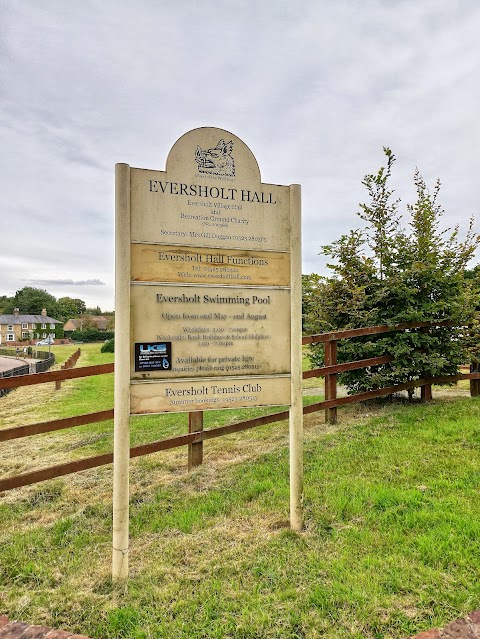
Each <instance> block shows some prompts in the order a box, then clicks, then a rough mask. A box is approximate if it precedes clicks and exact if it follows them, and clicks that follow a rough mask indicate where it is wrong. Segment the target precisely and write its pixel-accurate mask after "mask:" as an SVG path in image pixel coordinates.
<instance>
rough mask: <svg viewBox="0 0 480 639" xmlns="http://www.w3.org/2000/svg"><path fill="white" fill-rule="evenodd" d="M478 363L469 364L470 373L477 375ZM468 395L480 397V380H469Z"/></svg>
mask: <svg viewBox="0 0 480 639" xmlns="http://www.w3.org/2000/svg"><path fill="white" fill-rule="evenodd" d="M478 369H479V363H478V362H472V363H471V364H470V372H471V373H478ZM470 395H471V397H478V396H479V395H480V379H471V380H470Z"/></svg>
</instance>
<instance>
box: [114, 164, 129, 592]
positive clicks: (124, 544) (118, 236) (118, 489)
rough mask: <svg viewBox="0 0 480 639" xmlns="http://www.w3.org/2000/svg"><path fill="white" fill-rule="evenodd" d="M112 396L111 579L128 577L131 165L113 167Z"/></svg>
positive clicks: (117, 579)
mask: <svg viewBox="0 0 480 639" xmlns="http://www.w3.org/2000/svg"><path fill="white" fill-rule="evenodd" d="M115 311H116V318H115V319H116V326H115V397H114V410H115V413H114V414H115V418H114V441H113V544H112V545H113V549H112V580H113V581H114V582H121V581H125V580H126V579H127V577H128V528H129V525H128V524H129V522H128V518H129V508H128V507H129V464H130V167H129V165H128V164H117V165H116V166H115Z"/></svg>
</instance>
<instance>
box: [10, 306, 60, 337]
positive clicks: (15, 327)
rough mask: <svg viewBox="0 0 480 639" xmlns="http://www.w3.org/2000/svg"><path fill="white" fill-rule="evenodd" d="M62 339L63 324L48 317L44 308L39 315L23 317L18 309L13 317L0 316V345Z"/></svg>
mask: <svg viewBox="0 0 480 639" xmlns="http://www.w3.org/2000/svg"><path fill="white" fill-rule="evenodd" d="M49 335H51V336H52V337H54V338H59V337H63V324H62V322H60V321H59V320H56V319H54V318H53V317H49V316H48V315H47V311H46V309H45V308H44V309H43V310H42V312H41V313H40V315H26V314H25V315H23V314H20V310H19V309H18V308H16V309H14V311H13V315H0V344H8V343H10V342H22V341H28V340H36V339H45V338H46V337H48V336H49Z"/></svg>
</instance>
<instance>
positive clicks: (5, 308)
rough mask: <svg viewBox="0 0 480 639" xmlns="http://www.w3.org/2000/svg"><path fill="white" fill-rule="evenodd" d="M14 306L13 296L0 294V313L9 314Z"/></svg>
mask: <svg viewBox="0 0 480 639" xmlns="http://www.w3.org/2000/svg"><path fill="white" fill-rule="evenodd" d="M14 308H15V304H14V303H13V297H8V295H1V296H0V314H5V315H10V314H11V313H13V309H14Z"/></svg>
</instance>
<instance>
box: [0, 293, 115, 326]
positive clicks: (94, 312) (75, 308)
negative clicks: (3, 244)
mask: <svg viewBox="0 0 480 639" xmlns="http://www.w3.org/2000/svg"><path fill="white" fill-rule="evenodd" d="M15 308H18V309H19V310H20V313H21V314H23V315H40V313H41V312H42V309H46V311H47V315H48V316H49V317H52V318H53V319H58V320H61V321H63V322H66V321H67V320H68V319H72V318H77V317H83V316H86V317H88V316H92V317H95V316H99V315H105V316H108V315H110V316H113V314H114V313H113V312H112V311H105V312H103V311H102V310H101V308H100V307H99V306H96V307H87V305H86V304H85V302H84V301H83V300H81V299H79V298H73V297H60V298H59V299H57V298H56V297H54V296H53V295H51V294H50V293H48V292H47V291H45V290H44V289H40V288H34V287H32V286H25V287H24V288H22V289H20V290H18V291H17V292H16V293H15V295H13V297H8V296H7V295H2V296H0V314H4V315H11V314H12V313H13V311H14V309H15Z"/></svg>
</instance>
